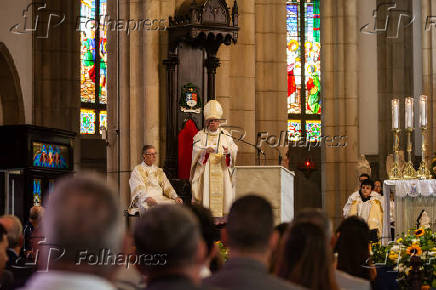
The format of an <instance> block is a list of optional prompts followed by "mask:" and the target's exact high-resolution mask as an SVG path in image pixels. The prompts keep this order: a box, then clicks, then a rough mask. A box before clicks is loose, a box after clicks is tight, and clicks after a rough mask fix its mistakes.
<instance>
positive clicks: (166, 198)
mask: <svg viewBox="0 0 436 290" xmlns="http://www.w3.org/2000/svg"><path fill="white" fill-rule="evenodd" d="M156 156H157V152H156V149H155V148H154V146H153V145H145V146H144V147H143V149H142V157H143V158H144V161H143V162H141V164H139V165H137V166H136V167H135V168H134V169H133V171H132V174H131V176H130V179H129V184H130V190H131V203H130V206H129V210H128V211H129V213H130V214H132V215H134V214H136V213H137V212H141V210H143V209H147V208H149V207H152V206H155V205H157V204H165V203H172V204H174V203H180V204H182V203H183V200H182V199H181V198H180V197H179V196H178V195H177V193H176V191H175V190H174V188H173V186H172V185H171V183H170V181H169V180H168V178H167V176H166V175H165V172H164V171H163V170H162V168H159V167H157V166H156V165H155V163H156V160H157V158H156Z"/></svg>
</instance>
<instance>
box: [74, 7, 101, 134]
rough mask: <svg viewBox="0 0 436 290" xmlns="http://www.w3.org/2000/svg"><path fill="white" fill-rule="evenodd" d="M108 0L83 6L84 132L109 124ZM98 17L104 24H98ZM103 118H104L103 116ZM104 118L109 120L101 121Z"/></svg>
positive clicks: (82, 119)
mask: <svg viewBox="0 0 436 290" xmlns="http://www.w3.org/2000/svg"><path fill="white" fill-rule="evenodd" d="M106 5H107V0H81V9H80V15H81V19H80V23H81V24H80V51H81V54H80V99H81V102H82V110H81V112H80V133H81V134H87V135H95V134H99V133H100V132H101V130H98V129H99V128H101V127H102V126H104V127H106V126H107V125H106V122H107V113H105V114H104V116H103V114H100V112H103V111H105V110H106V104H107V32H106V27H105V25H104V21H105V16H106ZM98 21H99V22H100V25H98ZM102 118H103V119H102ZM100 121H104V122H105V124H103V125H100Z"/></svg>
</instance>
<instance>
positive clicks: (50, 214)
mask: <svg viewBox="0 0 436 290" xmlns="http://www.w3.org/2000/svg"><path fill="white" fill-rule="evenodd" d="M122 225H123V223H122V220H121V209H120V208H119V201H118V199H117V198H116V197H115V194H114V193H113V192H112V190H111V189H110V188H109V187H108V186H107V185H106V184H105V181H104V180H103V179H102V178H99V179H96V178H93V177H90V176H89V174H88V175H87V176H86V177H85V175H78V176H76V177H67V178H64V179H63V180H61V181H59V182H58V183H56V185H55V190H54V191H53V192H52V193H51V194H50V198H49V200H48V204H47V208H46V211H45V215H44V219H43V221H42V230H43V235H44V236H45V241H44V243H43V244H41V245H40V248H41V252H40V255H39V256H40V257H39V259H38V265H39V269H38V272H37V273H36V274H34V275H33V276H32V278H31V279H30V281H28V283H27V284H26V286H25V288H24V289H27V290H39V289H41V290H51V289H53V290H55V289H56V290H57V289H63V290H73V289H92V290H114V289H115V288H114V287H113V285H112V283H111V282H110V280H111V278H112V277H113V275H114V273H115V271H116V267H117V265H116V264H115V263H113V262H111V261H113V260H114V258H112V259H110V258H108V259H105V258H102V256H103V255H102V254H101V253H102V251H103V250H104V251H105V252H106V254H107V255H106V257H109V254H111V255H112V257H115V256H117V255H118V254H119V251H120V246H121V240H122V234H123V226H122Z"/></svg>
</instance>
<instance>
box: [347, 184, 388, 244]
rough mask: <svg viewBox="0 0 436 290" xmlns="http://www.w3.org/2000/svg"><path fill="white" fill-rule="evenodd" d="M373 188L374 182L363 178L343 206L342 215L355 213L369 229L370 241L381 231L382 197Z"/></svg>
mask: <svg viewBox="0 0 436 290" xmlns="http://www.w3.org/2000/svg"><path fill="white" fill-rule="evenodd" d="M373 190H374V182H373V181H372V180H371V179H365V180H363V181H362V183H361V184H360V189H359V190H358V191H356V192H354V193H352V194H351V195H350V197H349V198H348V201H347V204H345V206H344V217H349V216H353V215H357V216H359V217H361V218H363V219H364V220H365V221H366V222H367V224H368V226H369V229H370V230H371V241H377V240H378V238H379V237H381V235H382V233H383V231H382V229H383V197H382V196H381V195H380V194H378V193H377V192H375V191H373Z"/></svg>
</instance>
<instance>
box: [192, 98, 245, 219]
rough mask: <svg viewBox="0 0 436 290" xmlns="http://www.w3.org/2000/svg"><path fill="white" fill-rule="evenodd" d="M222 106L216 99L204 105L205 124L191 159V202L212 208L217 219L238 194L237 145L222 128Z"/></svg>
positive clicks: (221, 216) (195, 143)
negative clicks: (235, 167) (233, 178)
mask: <svg viewBox="0 0 436 290" xmlns="http://www.w3.org/2000/svg"><path fill="white" fill-rule="evenodd" d="M222 115H223V109H222V107H221V105H220V103H219V102H217V101H216V100H211V101H209V102H208V103H207V104H206V105H205V106H204V118H205V121H206V128H204V129H203V130H200V131H199V132H198V133H197V135H195V136H194V140H193V149H192V163H191V184H192V202H193V203H194V204H200V205H202V206H204V207H206V208H209V209H210V210H211V212H212V215H213V217H215V218H216V220H217V221H218V222H221V221H223V218H224V217H225V216H226V215H227V214H228V213H229V210H230V206H231V205H232V202H233V200H234V198H235V192H234V187H233V181H232V176H233V169H234V165H235V161H236V154H237V152H238V146H236V144H235V143H234V142H233V138H232V136H231V135H230V133H229V132H227V131H226V130H224V129H222V128H220V121H221V120H222V119H221V118H222Z"/></svg>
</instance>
